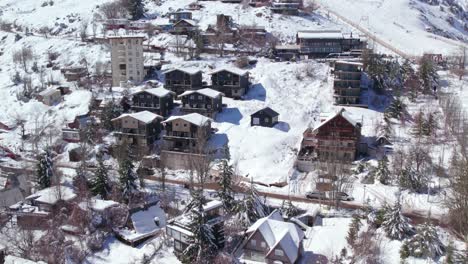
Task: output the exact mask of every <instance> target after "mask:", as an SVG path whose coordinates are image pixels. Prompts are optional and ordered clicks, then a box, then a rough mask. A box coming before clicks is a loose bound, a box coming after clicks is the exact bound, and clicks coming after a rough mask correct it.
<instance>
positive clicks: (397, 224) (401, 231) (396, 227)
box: [382, 198, 413, 240]
mask: <svg viewBox="0 0 468 264" xmlns="http://www.w3.org/2000/svg"><path fill="white" fill-rule="evenodd" d="M384 219H385V220H384V221H383V223H382V227H383V229H384V230H385V232H386V233H387V236H388V237H389V238H391V239H399V240H401V239H403V238H405V237H407V236H409V235H411V234H413V227H412V226H411V224H410V223H409V220H408V218H406V216H404V215H403V212H402V208H401V204H400V200H399V198H398V199H397V201H396V202H395V204H394V205H393V207H391V208H390V209H389V210H388V211H387V212H386V213H385V216H384Z"/></svg>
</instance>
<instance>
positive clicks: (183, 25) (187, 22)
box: [170, 19, 198, 36]
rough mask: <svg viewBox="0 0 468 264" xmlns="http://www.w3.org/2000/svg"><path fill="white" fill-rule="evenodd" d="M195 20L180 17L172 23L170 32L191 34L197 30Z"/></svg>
mask: <svg viewBox="0 0 468 264" xmlns="http://www.w3.org/2000/svg"><path fill="white" fill-rule="evenodd" d="M197 28H198V26H197V22H195V21H194V20H191V19H182V20H179V21H178V22H177V23H175V24H174V26H173V27H172V30H171V31H170V33H171V34H174V35H186V36H191V35H193V33H194V32H195V31H196V30H197Z"/></svg>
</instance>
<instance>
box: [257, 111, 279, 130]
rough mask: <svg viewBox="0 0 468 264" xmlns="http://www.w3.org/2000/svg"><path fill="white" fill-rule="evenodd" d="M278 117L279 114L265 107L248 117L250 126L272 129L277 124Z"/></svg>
mask: <svg viewBox="0 0 468 264" xmlns="http://www.w3.org/2000/svg"><path fill="white" fill-rule="evenodd" d="M278 117H279V114H278V113H277V112H276V111H275V110H273V109H271V108H270V107H265V108H263V109H261V110H259V111H257V112H255V113H253V114H252V115H251V116H250V118H251V120H250V125H251V126H263V127H273V126H275V125H276V124H278Z"/></svg>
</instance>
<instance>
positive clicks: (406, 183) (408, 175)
mask: <svg viewBox="0 0 468 264" xmlns="http://www.w3.org/2000/svg"><path fill="white" fill-rule="evenodd" d="M427 183H428V179H427V177H426V176H425V175H424V174H423V173H422V172H418V171H417V170H415V169H413V168H412V167H411V166H409V165H407V166H406V167H405V168H404V169H403V170H402V171H401V172H400V175H399V179H398V185H399V186H400V187H401V188H403V189H409V190H411V191H413V192H417V193H423V192H425V191H426V189H427Z"/></svg>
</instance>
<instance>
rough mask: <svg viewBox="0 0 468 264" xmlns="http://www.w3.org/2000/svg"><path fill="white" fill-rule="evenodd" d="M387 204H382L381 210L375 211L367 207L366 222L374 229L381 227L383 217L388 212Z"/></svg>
mask: <svg viewBox="0 0 468 264" xmlns="http://www.w3.org/2000/svg"><path fill="white" fill-rule="evenodd" d="M390 209H391V208H390V207H389V206H388V204H384V205H383V207H382V208H380V209H378V210H375V209H374V208H372V207H370V206H369V207H368V209H367V211H368V214H367V222H368V223H369V224H370V225H371V226H373V227H374V228H379V227H381V226H382V223H383V222H384V221H385V215H386V214H387V212H388V211H390Z"/></svg>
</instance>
